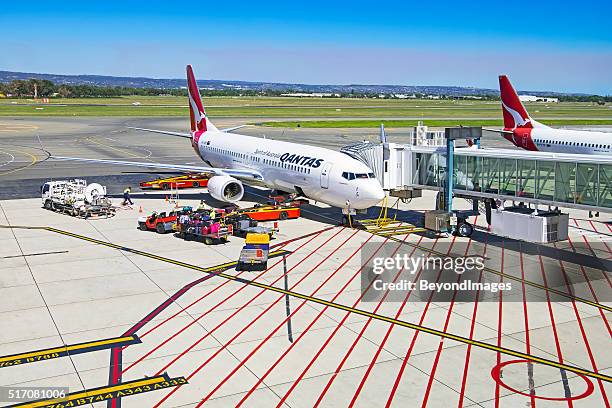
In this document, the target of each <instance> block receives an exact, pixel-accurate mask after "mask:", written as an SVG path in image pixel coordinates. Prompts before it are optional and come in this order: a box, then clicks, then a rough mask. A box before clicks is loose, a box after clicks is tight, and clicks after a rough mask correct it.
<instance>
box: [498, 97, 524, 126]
mask: <svg viewBox="0 0 612 408" xmlns="http://www.w3.org/2000/svg"><path fill="white" fill-rule="evenodd" d="M502 109H503V110H504V127H505V128H511V129H515V128H517V127H531V118H530V117H529V116H527V118H523V117H522V116H521V114H520V113H518V112H517V111H515V110H514V109H512V108H509V107H508V106H507V105H506V104H505V103H504V102H503V101H502ZM507 115H510V116H511V117H512V126H507V124H509V122H508V121H506V117H507Z"/></svg>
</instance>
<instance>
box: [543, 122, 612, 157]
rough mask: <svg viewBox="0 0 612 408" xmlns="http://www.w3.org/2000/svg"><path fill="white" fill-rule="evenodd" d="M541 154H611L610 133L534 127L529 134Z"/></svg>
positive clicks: (611, 142) (611, 135)
mask: <svg viewBox="0 0 612 408" xmlns="http://www.w3.org/2000/svg"><path fill="white" fill-rule="evenodd" d="M531 138H532V140H533V143H534V144H535V146H536V148H537V149H538V150H539V151H542V152H553V153H569V154H601V155H610V154H612V133H605V132H592V131H587V130H567V129H554V128H549V127H542V128H540V127H536V128H534V129H533V130H532V132H531Z"/></svg>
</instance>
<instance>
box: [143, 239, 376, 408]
mask: <svg viewBox="0 0 612 408" xmlns="http://www.w3.org/2000/svg"><path fill="white" fill-rule="evenodd" d="M343 230H344V228H341V229H340V230H339V231H338V232H337V233H336V234H334V235H333V236H331V237H330V238H328V239H327V240H326V241H325V242H324V243H323V244H321V245H319V246H318V247H317V248H316V249H315V250H313V251H312V252H310V254H308V255H307V256H306V257H305V258H303V259H302V260H301V261H300V262H298V263H297V264H296V265H294V266H293V267H292V268H291V269H289V270H288V271H287V272H290V271H291V270H293V269H294V268H296V267H297V266H298V265H300V264H301V263H302V262H304V261H305V260H306V259H308V258H309V257H310V256H311V255H312V254H314V253H316V252H317V251H318V250H319V249H321V248H322V247H323V246H325V245H327V243H328V242H329V241H331V240H332V239H333V238H335V237H336V236H337V235H338V234H339V233H340V232H341V231H343ZM357 232H359V231H355V232H354V233H353V234H352V235H350V236H349V237H348V238H347V239H346V240H345V241H344V242H342V243H341V244H340V245H338V246H337V247H336V249H334V251H332V252H331V253H330V254H329V255H327V256H326V257H325V258H324V259H323V260H321V261H320V262H319V263H318V264H317V265H315V266H314V267H313V268H312V269H310V271H308V272H307V273H305V274H304V275H303V276H302V278H301V279H300V280H299V281H298V282H296V283H295V284H294V285H293V286H292V287H291V289H293V288H294V287H296V286H297V285H299V284H300V283H301V282H302V281H303V280H305V279H306V278H307V277H308V276H309V275H310V274H311V273H312V272H313V271H314V270H316V269H317V268H318V267H319V266H320V265H322V264H323V263H324V262H325V261H326V260H327V259H329V258H330V257H331V256H332V255H333V254H334V253H335V252H336V251H337V250H338V249H340V248H341V247H342V246H343V245H344V244H346V242H348V241H349V240H350V239H351V238H352V237H353V236H355V234H357ZM368 240H369V239H368ZM283 276H284V275H281V276H279V277H278V279H276V280H275V281H274V282H272V285H273V284H274V283H276V282H278V281H279V280H280V279H282V278H283ZM330 278H331V277H330ZM330 278H328V280H329V279H330ZM265 292H266V290H265V289H262V290H261V291H260V292H259V293H258V294H257V295H256V296H254V297H253V298H251V299H250V300H249V301H248V302H247V303H245V304H244V305H242V306H241V307H240V308H239V309H237V310H236V311H235V312H234V313H232V314H231V315H230V316H229V317H227V318H226V319H225V320H223V321H222V322H221V323H219V324H218V325H217V326H215V327H214V328H213V329H212V330H210V331H209V332H208V333H207V334H205V335H204V336H202V337H201V338H200V339H198V340H197V341H196V342H195V343H193V344H192V345H191V346H189V347H188V348H187V349H185V350H184V351H183V352H182V353H181V354H179V355H178V356H177V357H175V358H174V359H173V360H172V361H170V362H169V363H168V364H166V365H165V366H164V367H163V368H162V369H161V370H159V371H158V373H162V372H164V371H166V369H167V368H168V367H170V366H171V365H172V364H174V363H175V362H176V361H177V360H178V359H180V358H181V357H183V356H184V355H185V354H187V352H189V351H190V350H191V349H193V348H194V347H195V346H196V345H197V344H199V343H200V342H202V341H203V340H204V339H205V338H206V337H208V336H209V335H211V334H212V333H214V332H215V331H216V330H217V329H218V328H219V327H221V326H223V325H224V324H225V323H226V322H227V321H229V320H230V319H231V318H232V317H234V316H236V315H237V314H238V313H239V312H241V311H242V310H243V309H244V308H246V307H247V306H248V305H249V304H251V303H252V302H254V301H255V300H256V299H257V298H258V297H259V296H261V295H262V294H263V293H265ZM283 298H284V295H282V296H280V297H279V298H278V299H277V300H276V301H275V302H274V303H272V304H271V305H270V306H268V307H267V308H266V309H265V310H264V311H263V312H261V313H260V314H259V315H258V316H256V317H255V318H254V319H253V320H251V322H250V323H249V324H248V325H247V326H246V327H244V328H243V329H242V330H240V332H238V334H236V335H235V336H234V337H233V338H232V340H230V341H229V342H228V343H226V344H225V345H224V346H223V348H222V349H220V350H218V351H217V352H216V353H215V354H214V355H213V356H212V357H213V358H214V357H216V356H217V355H218V354H219V353H220V352H221V351H222V350H224V349H225V347H227V345H228V344H229V343H231V341H233V340H234V339H236V338H237V337H238V336H240V335H241V334H242V333H243V332H245V331H246V330H247V329H248V328H249V327H251V326H252V325H253V324H254V323H255V322H256V321H257V320H258V319H259V318H261V317H262V316H263V315H264V314H265V313H267V312H268V311H269V310H270V309H271V308H272V307H273V306H274V305H275V304H277V303H278V302H279V301H280V300H281V299H283ZM211 359H212V358H209V359H208V360H206V361H205V362H204V363H202V364H201V365H200V366H198V368H196V369H195V370H194V371H193V372H192V373H191V374H190V375H189V376H188V377H187V379H188V380H189V379H191V378H192V377H193V376H194V375H195V374H197V373H198V372H199V371H200V370H201V369H202V368H204V366H205V365H206V364H207V363H208V362H209V361H210V360H211ZM180 387H181V386H180V385H179V386H178V387H175V388H173V389H172V391H170V392H169V393H168V394H167V395H166V396H165V397H163V398H162V399H161V400H160V401H159V402H158V403H157V404H156V405H155V407H159V406H160V405H161V404H163V403H164V401H166V400H167V399H168V398H169V397H170V396H171V395H172V394H174V393H175V392H176V391H178V390H179V389H180Z"/></svg>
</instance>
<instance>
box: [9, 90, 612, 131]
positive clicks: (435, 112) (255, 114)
mask: <svg viewBox="0 0 612 408" xmlns="http://www.w3.org/2000/svg"><path fill="white" fill-rule="evenodd" d="M204 101H205V105H206V110H207V113H208V115H209V116H210V117H212V118H214V117H247V118H253V119H254V120H253V122H254V123H256V124H260V125H264V126H273V127H296V126H297V125H298V122H299V125H300V126H302V127H375V126H378V125H379V124H380V121H381V120H384V121H385V123H386V124H387V126H391V127H405V126H414V125H415V124H416V121H417V120H425V121H427V124H428V125H430V126H447V125H456V124H459V123H462V124H465V125H473V126H477V125H491V126H492V125H499V124H500V123H501V122H500V121H501V109H500V107H499V102H496V101H466V100H462V101H452V100H429V99H427V100H418V99H417V100H399V99H390V100H387V99H353V98H281V97H210V98H205V100H204ZM135 102H137V103H138V104H137V105H133V103H135ZM527 109H528V110H529V112H530V114H531V115H532V116H533V117H534V118H535V119H540V120H542V121H543V122H546V123H548V124H552V125H587V124H602V125H605V124H612V105H605V106H598V105H594V104H591V103H551V104H544V103H531V104H527ZM187 115H188V110H187V101H186V98H183V97H174V96H156V97H121V98H88V99H85V98H81V99H52V100H51V102H50V103H46V104H43V103H36V102H35V101H34V100H31V99H30V100H28V99H0V116H187ZM257 118H273V119H276V118H278V119H279V121H265V122H261V123H259V122H257V121H256V120H255V119H257ZM283 119H284V120H283ZM301 119H305V120H303V121H302V120H301Z"/></svg>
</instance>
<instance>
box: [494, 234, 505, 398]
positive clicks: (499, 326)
mask: <svg viewBox="0 0 612 408" xmlns="http://www.w3.org/2000/svg"><path fill="white" fill-rule="evenodd" d="M504 243H505V241H503V240H502V256H501V272H503V271H504V255H505V252H506V251H505V248H504ZM499 282H500V283H503V282H504V276H503V275H500V277H499ZM502 298H503V292H502V291H501V290H500V291H499V303H498V307H497V347H501V343H502V341H501V339H502V309H503V307H502V306H503V299H502ZM500 364H501V353H500V352H499V351H498V352H497V365H498V366H499V365H500ZM499 397H500V395H499V383H498V382H495V408H499Z"/></svg>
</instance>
